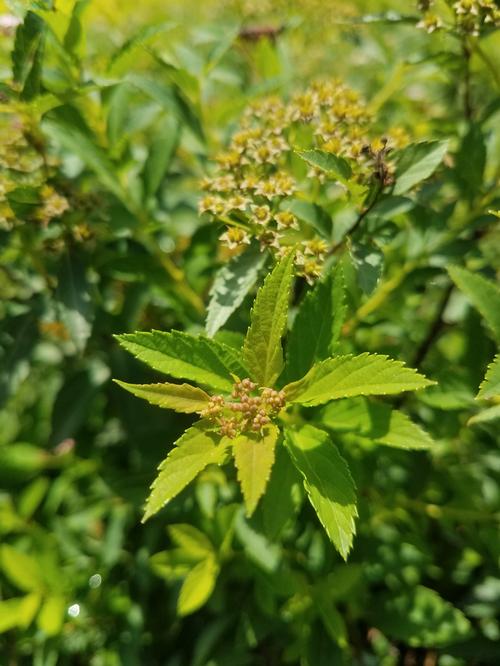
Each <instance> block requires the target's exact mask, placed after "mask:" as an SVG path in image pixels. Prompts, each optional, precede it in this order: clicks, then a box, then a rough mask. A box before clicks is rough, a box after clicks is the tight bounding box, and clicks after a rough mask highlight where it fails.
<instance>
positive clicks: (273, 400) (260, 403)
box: [200, 378, 285, 438]
mask: <svg viewBox="0 0 500 666" xmlns="http://www.w3.org/2000/svg"><path fill="white" fill-rule="evenodd" d="M284 406H285V394H284V392H283V391H276V390H275V389H272V388H267V387H258V386H257V384H255V382H252V381H251V380H250V379H248V378H246V379H243V380H241V381H237V382H236V383H235V384H234V386H233V391H232V393H231V397H230V399H229V400H228V399H226V398H225V397H224V396H222V395H214V396H212V397H211V398H210V402H209V404H208V407H207V408H206V409H204V410H203V411H202V412H201V414H200V416H202V417H203V418H208V419H210V420H211V421H213V422H214V423H215V424H216V425H217V427H218V429H219V432H220V433H221V435H225V436H226V437H230V438H234V437H237V436H238V435H239V434H240V433H242V432H248V431H254V432H259V431H261V430H262V428H264V426H266V425H268V424H269V423H270V422H271V420H272V418H273V417H274V416H276V414H278V412H280V411H281V410H282V409H283V407H284Z"/></svg>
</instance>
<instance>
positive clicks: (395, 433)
mask: <svg viewBox="0 0 500 666" xmlns="http://www.w3.org/2000/svg"><path fill="white" fill-rule="evenodd" d="M318 422H319V423H320V424H321V425H322V426H325V427H326V428H329V429H330V430H337V431H350V432H355V433H356V434H359V435H361V436H362V437H366V438H368V439H371V440H373V441H374V442H375V443H376V444H384V445H385V446H392V447H394V448H397V449H429V448H431V447H432V446H433V441H432V438H431V437H430V435H429V434H428V433H427V432H425V430H422V428H420V427H419V426H418V425H417V424H416V423H413V421H411V420H410V418H409V417H408V416H407V415H406V414H403V412H400V411H398V410H396V409H392V408H391V407H390V405H385V404H383V403H377V402H370V401H368V400H365V399H363V398H359V399H354V400H352V399H348V400H339V401H336V402H333V403H332V404H330V405H327V406H326V407H324V408H323V409H322V410H321V412H320V414H319V416H318Z"/></svg>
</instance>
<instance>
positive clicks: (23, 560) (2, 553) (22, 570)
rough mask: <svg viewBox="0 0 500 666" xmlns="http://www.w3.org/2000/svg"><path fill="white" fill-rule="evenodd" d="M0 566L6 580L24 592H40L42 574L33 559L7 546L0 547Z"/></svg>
mask: <svg viewBox="0 0 500 666" xmlns="http://www.w3.org/2000/svg"><path fill="white" fill-rule="evenodd" d="M0 565H1V567H2V571H3V572H4V574H5V575H6V576H7V578H8V579H9V580H10V581H11V583H13V584H14V585H15V586H16V587H18V588H19V589H20V590H23V591H24V592H33V591H39V590H42V589H43V587H44V583H43V578H42V572H41V570H40V567H39V565H38V562H37V561H36V559H35V558H34V557H31V556H30V555H27V554H26V553H23V552H22V551H21V550H19V549H17V548H13V547H12V546H9V545H7V544H4V545H3V546H1V547H0Z"/></svg>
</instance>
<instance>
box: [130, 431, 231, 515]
mask: <svg viewBox="0 0 500 666" xmlns="http://www.w3.org/2000/svg"><path fill="white" fill-rule="evenodd" d="M206 427H207V426H206V424H205V423H204V422H200V423H198V424H196V425H195V426H193V427H192V428H189V429H188V430H186V432H185V433H184V434H183V435H182V437H180V439H178V440H177V442H176V446H175V447H174V448H173V449H172V450H171V451H170V453H169V454H168V456H167V457H166V458H165V460H164V461H163V462H162V463H161V465H160V467H159V472H160V473H159V474H158V476H157V477H156V479H155V480H154V482H153V484H152V486H151V493H150V495H149V497H148V499H147V502H146V509H145V512H144V517H143V519H142V520H143V522H144V521H145V520H147V519H148V518H150V517H151V516H152V515H154V514H155V513H157V512H158V511H159V510H160V509H161V508H162V507H164V506H165V504H166V503H167V502H169V501H170V500H171V499H173V498H174V497H175V496H176V495H178V494H179V493H180V492H181V490H184V488H185V487H186V486H187V485H188V484H189V483H190V482H191V481H192V480H193V479H194V478H195V477H196V476H197V475H198V474H199V473H200V472H201V471H202V470H203V469H205V467H206V466H207V465H210V464H221V463H222V462H223V461H224V459H225V451H226V447H227V443H225V440H222V442H221V441H219V440H220V435H217V434H215V433H213V432H209V431H208V430H206Z"/></svg>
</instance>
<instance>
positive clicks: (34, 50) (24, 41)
mask: <svg viewBox="0 0 500 666" xmlns="http://www.w3.org/2000/svg"><path fill="white" fill-rule="evenodd" d="M44 33H45V23H44V22H43V21H42V19H41V18H40V17H39V16H37V15H36V14H35V13H34V12H32V11H28V12H27V14H26V16H25V18H24V22H23V23H22V24H21V25H20V26H19V27H18V28H17V30H16V37H15V40H14V48H13V50H12V73H13V76H14V81H16V83H18V84H20V85H21V86H22V88H21V99H24V100H31V99H33V98H34V97H36V96H37V95H38V93H39V92H40V81H41V74H42V56H43V47H44Z"/></svg>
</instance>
